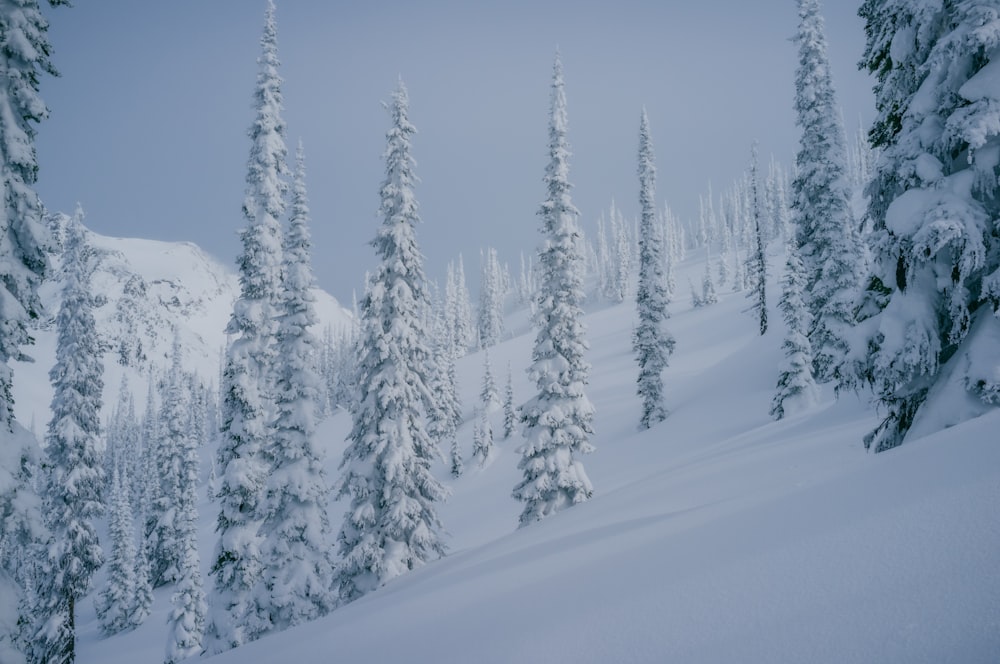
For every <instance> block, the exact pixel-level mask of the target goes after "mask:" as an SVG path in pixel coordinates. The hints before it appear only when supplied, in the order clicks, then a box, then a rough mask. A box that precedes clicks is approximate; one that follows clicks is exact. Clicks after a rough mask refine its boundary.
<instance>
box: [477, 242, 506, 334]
mask: <svg viewBox="0 0 1000 664" xmlns="http://www.w3.org/2000/svg"><path fill="white" fill-rule="evenodd" d="M482 275H483V277H482V281H481V282H480V288H479V345H480V347H481V348H489V347H491V346H495V345H496V344H497V343H498V342H499V341H500V339H501V338H502V337H503V333H504V321H503V301H504V296H505V295H506V289H505V288H504V285H503V273H502V271H501V268H500V260H499V259H498V258H497V250H496V249H494V248H492V247H490V248H489V249H487V250H486V252H485V253H484V254H483V271H482Z"/></svg>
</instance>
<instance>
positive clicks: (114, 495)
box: [94, 464, 145, 634]
mask: <svg viewBox="0 0 1000 664" xmlns="http://www.w3.org/2000/svg"><path fill="white" fill-rule="evenodd" d="M108 503H109V504H108V507H109V512H110V514H109V517H110V519H109V521H110V523H109V525H108V531H109V533H108V534H109V536H110V538H111V556H110V559H109V560H108V570H107V580H106V581H105V584H104V587H103V588H102V589H101V593H100V595H99V596H98V598H97V599H96V600H95V602H94V608H95V609H96V610H97V618H98V620H100V622H101V627H102V628H103V629H104V631H105V633H107V634H116V633H118V632H120V631H122V630H125V629H129V628H130V627H135V626H136V625H137V624H139V622H141V621H142V618H145V615H144V614H141V616H140V615H137V612H136V585H135V568H136V550H135V533H134V531H133V525H132V510H131V506H130V505H129V502H128V480H127V478H126V479H125V480H124V481H123V480H122V474H121V472H120V471H119V464H115V466H114V467H113V468H112V471H111V496H110V500H109V501H108ZM140 613H141V612H140ZM136 618H138V621H136Z"/></svg>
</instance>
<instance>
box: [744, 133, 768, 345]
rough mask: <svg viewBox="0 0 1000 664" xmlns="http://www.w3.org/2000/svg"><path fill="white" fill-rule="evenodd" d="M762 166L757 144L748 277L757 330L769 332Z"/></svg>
mask: <svg viewBox="0 0 1000 664" xmlns="http://www.w3.org/2000/svg"><path fill="white" fill-rule="evenodd" d="M759 172H760V165H759V163H758V159H757V142H756V141H754V144H753V146H752V147H751V149H750V191H749V194H750V215H751V217H752V219H753V247H752V249H751V250H750V256H749V258H748V259H747V276H748V280H749V282H750V292H749V293H747V297H748V298H750V300H751V303H752V304H751V305H750V311H752V312H753V313H754V314H755V315H756V317H757V329H758V330H760V333H761V334H765V333H766V332H767V255H766V254H765V253H764V220H763V218H762V217H763V207H762V205H761V190H760V177H759Z"/></svg>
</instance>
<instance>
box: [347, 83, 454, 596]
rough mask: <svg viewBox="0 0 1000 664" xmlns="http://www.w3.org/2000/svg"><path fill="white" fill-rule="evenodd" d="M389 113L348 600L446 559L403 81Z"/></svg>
mask: <svg viewBox="0 0 1000 664" xmlns="http://www.w3.org/2000/svg"><path fill="white" fill-rule="evenodd" d="M389 112H390V115H391V118H392V127H391V128H390V129H389V131H388V132H387V134H386V139H387V146H386V151H385V153H384V157H385V162H386V178H385V180H384V181H383V183H382V187H381V191H380V194H381V199H382V204H381V208H380V210H381V214H382V217H383V223H382V225H381V226H380V228H379V230H378V232H377V234H376V236H375V240H374V241H373V242H372V244H373V246H374V247H375V252H376V254H377V255H378V256H379V258H380V259H381V262H380V263H379V266H378V267H377V268H376V270H375V272H374V273H373V274H372V275H371V278H370V280H369V284H368V292H367V294H366V295H365V298H364V300H363V302H362V305H361V339H362V342H361V348H360V358H359V371H358V384H357V390H358V392H359V398H358V404H357V406H356V407H355V409H354V411H353V412H352V419H353V422H354V426H353V428H352V430H351V433H350V437H349V439H348V440H349V441H350V442H349V444H348V446H347V449H345V450H344V457H343V460H342V461H341V468H342V469H343V474H342V476H341V478H340V482H339V495H340V496H341V497H344V496H349V497H350V499H351V506H350V508H349V509H348V510H347V513H346V515H345V517H344V523H343V526H342V527H341V529H340V534H339V536H338V543H339V549H340V553H341V562H340V564H339V567H338V580H337V588H338V590H339V594H340V599H341V600H342V601H344V602H350V601H352V600H354V599H357V598H358V597H360V596H362V595H364V594H365V593H368V592H371V591H372V590H375V589H376V588H378V587H379V586H381V585H383V584H385V583H386V582H388V581H390V580H391V579H393V578H395V577H396V576H399V575H400V574H404V573H405V572H407V571H409V570H411V569H413V568H415V567H418V566H420V565H422V564H423V563H425V562H426V561H427V560H428V559H430V558H431V557H433V556H440V555H443V553H444V551H445V545H444V542H442V540H441V535H440V529H441V523H440V520H439V519H438V515H437V508H436V503H438V502H440V501H441V500H443V499H444V498H445V497H446V495H447V490H446V489H445V488H444V486H442V485H441V484H440V483H439V482H438V481H437V479H435V478H434V476H433V475H432V474H431V471H430V464H431V461H432V460H433V459H434V458H435V457H437V456H439V455H440V452H439V451H438V449H437V447H436V445H435V444H434V441H433V440H432V439H431V437H430V436H429V435H428V433H427V431H426V428H425V424H424V415H425V413H426V411H427V410H428V405H429V404H428V402H429V401H430V399H431V398H433V397H432V395H430V394H429V393H428V392H429V391H428V380H427V370H428V369H427V364H428V361H429V360H430V359H431V351H430V348H429V347H428V346H427V341H428V339H429V334H428V332H427V330H426V329H424V324H423V323H424V320H425V310H426V308H427V307H428V306H429V294H428V288H427V283H426V279H425V277H424V271H423V265H422V263H423V257H422V256H421V254H420V250H419V249H418V247H417V242H416V237H415V235H414V226H415V225H416V223H417V222H418V221H419V217H418V215H417V200H416V197H415V196H414V191H413V187H414V184H415V182H416V176H415V175H414V173H413V166H414V161H413V157H412V156H411V155H410V142H411V137H412V136H413V134H414V133H415V132H416V129H415V128H414V126H413V125H412V124H411V123H410V120H409V117H408V116H409V98H408V96H407V92H406V88H405V87H404V86H403V83H402V81H400V83H399V87H398V88H397V89H396V91H395V92H394V93H393V96H392V103H391V104H390V105H389Z"/></svg>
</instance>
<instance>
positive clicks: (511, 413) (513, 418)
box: [503, 362, 517, 440]
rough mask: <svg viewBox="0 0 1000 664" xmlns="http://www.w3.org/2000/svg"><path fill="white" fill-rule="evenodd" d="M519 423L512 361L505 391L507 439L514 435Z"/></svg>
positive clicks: (505, 438) (508, 367)
mask: <svg viewBox="0 0 1000 664" xmlns="http://www.w3.org/2000/svg"><path fill="white" fill-rule="evenodd" d="M516 424H517V411H516V410H515V408H514V376H513V375H512V374H511V370H510V362H508V363H507V384H506V386H505V387H504V391H503V438H504V440H507V439H508V438H510V437H511V436H513V435H514V428H515V426H516Z"/></svg>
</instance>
